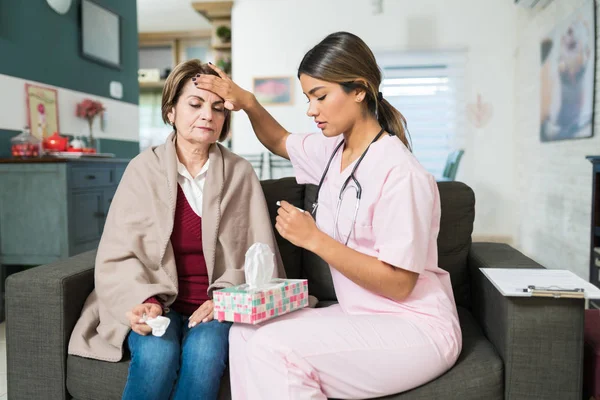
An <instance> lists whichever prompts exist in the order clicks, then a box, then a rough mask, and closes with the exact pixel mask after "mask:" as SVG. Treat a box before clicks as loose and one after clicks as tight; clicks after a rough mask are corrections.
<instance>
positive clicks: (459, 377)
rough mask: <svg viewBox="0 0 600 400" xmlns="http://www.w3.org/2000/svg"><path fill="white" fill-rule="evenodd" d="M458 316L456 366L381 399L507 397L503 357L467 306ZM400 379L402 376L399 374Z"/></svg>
mask: <svg viewBox="0 0 600 400" xmlns="http://www.w3.org/2000/svg"><path fill="white" fill-rule="evenodd" d="M458 316H459V319H460V326H461V329H462V333H463V347H462V352H461V354H460V356H459V357H458V361H457V362H456V364H455V365H454V367H452V368H451V369H450V370H449V371H448V372H446V373H445V374H443V375H442V376H440V377H439V378H437V379H435V380H433V381H431V382H429V383H426V384H425V385H423V386H420V387H418V388H415V389H412V390H409V391H408V392H404V393H401V394H396V395H392V396H385V397H380V398H379V399H381V400H383V399H385V400H430V399H461V400H480V399H485V400H494V399H498V400H501V399H504V367H503V364H502V359H501V358H500V356H499V355H498V354H497V353H496V351H495V349H494V347H493V346H492V344H491V343H490V342H489V341H488V340H487V339H486V337H485V336H484V335H483V333H482V331H481V329H480V328H479V326H478V325H477V322H475V319H474V318H473V316H472V315H471V313H470V312H469V311H468V310H467V309H465V308H463V307H458ZM398 379H402V377H401V376H399V377H398Z"/></svg>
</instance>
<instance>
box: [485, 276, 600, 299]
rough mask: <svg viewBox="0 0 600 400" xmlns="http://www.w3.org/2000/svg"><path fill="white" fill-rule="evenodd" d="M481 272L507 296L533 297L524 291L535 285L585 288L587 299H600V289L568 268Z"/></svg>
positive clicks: (553, 287) (554, 287)
mask: <svg viewBox="0 0 600 400" xmlns="http://www.w3.org/2000/svg"><path fill="white" fill-rule="evenodd" d="M480 270H481V272H483V274H484V275H485V276H486V277H487V278H488V279H489V280H490V282H492V284H493V285H494V286H495V287H496V289H498V290H499V291H500V293H502V294H503V295H504V296H506V297H531V293H530V292H527V291H524V290H523V289H527V288H528V287H529V286H531V285H533V286H535V287H536V288H549V289H555V290H557V291H560V290H561V289H562V290H565V289H566V290H573V289H578V288H581V289H584V297H585V298H586V299H600V289H599V288H597V287H596V286H594V285H593V284H591V283H590V282H587V281H585V280H583V279H582V278H580V277H579V276H577V275H575V274H574V273H573V272H571V271H569V270H566V269H541V268H539V269H519V268H480Z"/></svg>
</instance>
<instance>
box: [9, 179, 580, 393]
mask: <svg viewBox="0 0 600 400" xmlns="http://www.w3.org/2000/svg"><path fill="white" fill-rule="evenodd" d="M262 184H263V189H264V192H265V195H266V198H267V202H268V205H269V211H270V212H271V216H272V218H274V217H275V215H276V205H275V202H276V201H277V200H282V199H284V200H287V201H290V202H291V203H293V204H294V205H296V206H298V207H303V208H305V209H308V208H309V204H311V201H312V199H313V198H314V195H315V187H314V186H306V187H305V186H303V185H298V184H296V183H295V181H294V180H293V179H289V178H286V179H280V180H272V181H264V182H263V183H262ZM438 185H439V190H440V195H441V200H442V222H441V230H440V235H439V238H438V244H439V264H440V266H441V267H443V268H444V269H446V270H447V271H449V272H450V274H451V277H452V285H453V289H454V294H455V298H456V301H457V304H458V309H459V315H460V321H461V326H462V332H463V349H462V353H461V355H460V358H459V359H458V362H457V363H456V365H455V366H454V367H453V368H452V369H451V370H449V371H448V372H447V373H446V374H444V375H442V376H440V377H439V378H437V379H435V380H434V381H432V382H429V383H427V384H425V385H423V386H421V387H418V388H415V389H413V390H411V391H409V392H405V393H401V394H397V395H393V396H387V397H385V399H390V400H391V399H397V400H415V399H423V400H424V399H461V400H469V399H485V400H493V399H502V398H505V399H511V400H513V399H536V400H540V399H562V400H567V399H574V400H575V399H577V400H580V399H581V383H582V350H583V342H582V341H583V308H584V307H583V301H582V300H578V299H568V300H567V299H561V300H555V299H541V298H535V299H534V298H529V299H517V298H504V297H503V296H502V295H501V294H500V293H499V292H498V291H497V290H496V289H495V288H494V287H493V286H492V285H491V284H490V283H489V281H487V280H486V279H485V277H484V276H483V275H482V273H481V272H480V271H479V268H480V267H491V268H542V266H540V265H539V264H537V263H535V262H534V261H532V260H531V259H529V258H527V257H525V256H524V255H523V254H521V253H519V252H518V251H516V250H514V249H513V248H511V247H510V246H508V245H504V244H495V243H471V232H472V227H473V220H474V217H475V198H474V194H473V192H472V190H471V189H470V188H469V187H468V186H466V185H465V184H462V183H460V182H440V183H439V184H438ZM398 212H402V210H398ZM278 241H279V246H280V250H281V253H282V256H283V260H284V263H285V267H286V270H287V273H288V275H289V276H290V277H293V278H297V277H305V278H307V279H308V280H309V290H310V292H311V294H313V295H315V296H316V297H317V298H318V299H319V300H320V304H319V306H327V305H330V304H331V303H332V302H335V299H336V297H335V292H334V289H333V286H332V282H331V275H330V274H329V270H328V268H327V266H326V265H325V264H324V263H323V261H322V260H320V259H319V258H318V257H316V256H315V255H314V254H311V253H309V252H307V251H304V250H302V249H299V248H297V247H295V246H293V245H292V244H290V243H289V242H287V241H284V240H283V239H282V238H281V237H278ZM94 255H95V254H94V252H89V253H84V254H80V255H78V256H75V257H72V258H69V259H67V260H63V261H60V262H56V263H53V264H50V265H44V266H40V267H37V268H34V269H30V270H27V271H23V272H20V273H17V274H14V275H11V276H10V277H9V278H8V280H7V284H6V287H7V292H6V302H7V304H6V307H7V309H6V312H7V331H6V335H7V357H8V358H7V360H8V361H7V362H8V365H7V370H8V397H9V398H10V399H11V400H35V399H40V400H41V399H44V400H47V399H52V400H60V399H69V398H75V399H79V400H88V399H90V400H91V399H93V400H102V399H119V398H120V395H121V391H122V390H123V387H124V384H125V380H126V377H127V368H128V364H129V363H128V359H127V358H125V359H124V360H123V361H122V362H119V363H107V362H101V361H96V360H89V359H84V358H80V357H74V356H68V355H67V344H68V341H69V336H70V334H71V330H72V329H73V326H74V324H75V322H76V320H77V318H78V317H79V313H80V311H81V308H82V306H83V303H84V301H85V299H86V297H87V296H88V294H89V293H90V291H91V290H92V288H93V286H94V271H93V268H94ZM398 379H402V376H398ZM222 388H223V393H222V395H223V398H227V397H228V380H227V377H225V378H224V380H223V384H222Z"/></svg>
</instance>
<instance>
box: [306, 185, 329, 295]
mask: <svg viewBox="0 0 600 400" xmlns="http://www.w3.org/2000/svg"><path fill="white" fill-rule="evenodd" d="M316 195H317V186H315V185H306V191H305V193H304V205H303V207H304V209H305V210H311V209H312V204H313V202H314V201H315V197H316ZM303 257H304V262H303V264H302V266H303V272H304V277H305V278H306V279H308V292H309V293H310V294H311V295H313V296H315V297H316V298H317V299H319V301H335V300H337V297H336V295H335V289H334V288H333V279H332V278H331V271H330V270H329V265H328V264H327V263H326V262H325V261H323V259H322V258H321V257H319V256H317V255H316V254H314V253H311V252H310V251H308V250H304V255H303Z"/></svg>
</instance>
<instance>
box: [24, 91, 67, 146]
mask: <svg viewBox="0 0 600 400" xmlns="http://www.w3.org/2000/svg"><path fill="white" fill-rule="evenodd" d="M25 99H26V106H27V123H28V125H29V129H31V134H32V135H34V136H35V137H37V138H38V139H41V140H43V139H44V136H50V135H52V134H53V133H54V132H59V133H60V130H59V125H58V93H57V91H56V90H55V89H52V88H47V87H43V86H36V85H31V84H28V83H26V84H25Z"/></svg>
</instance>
